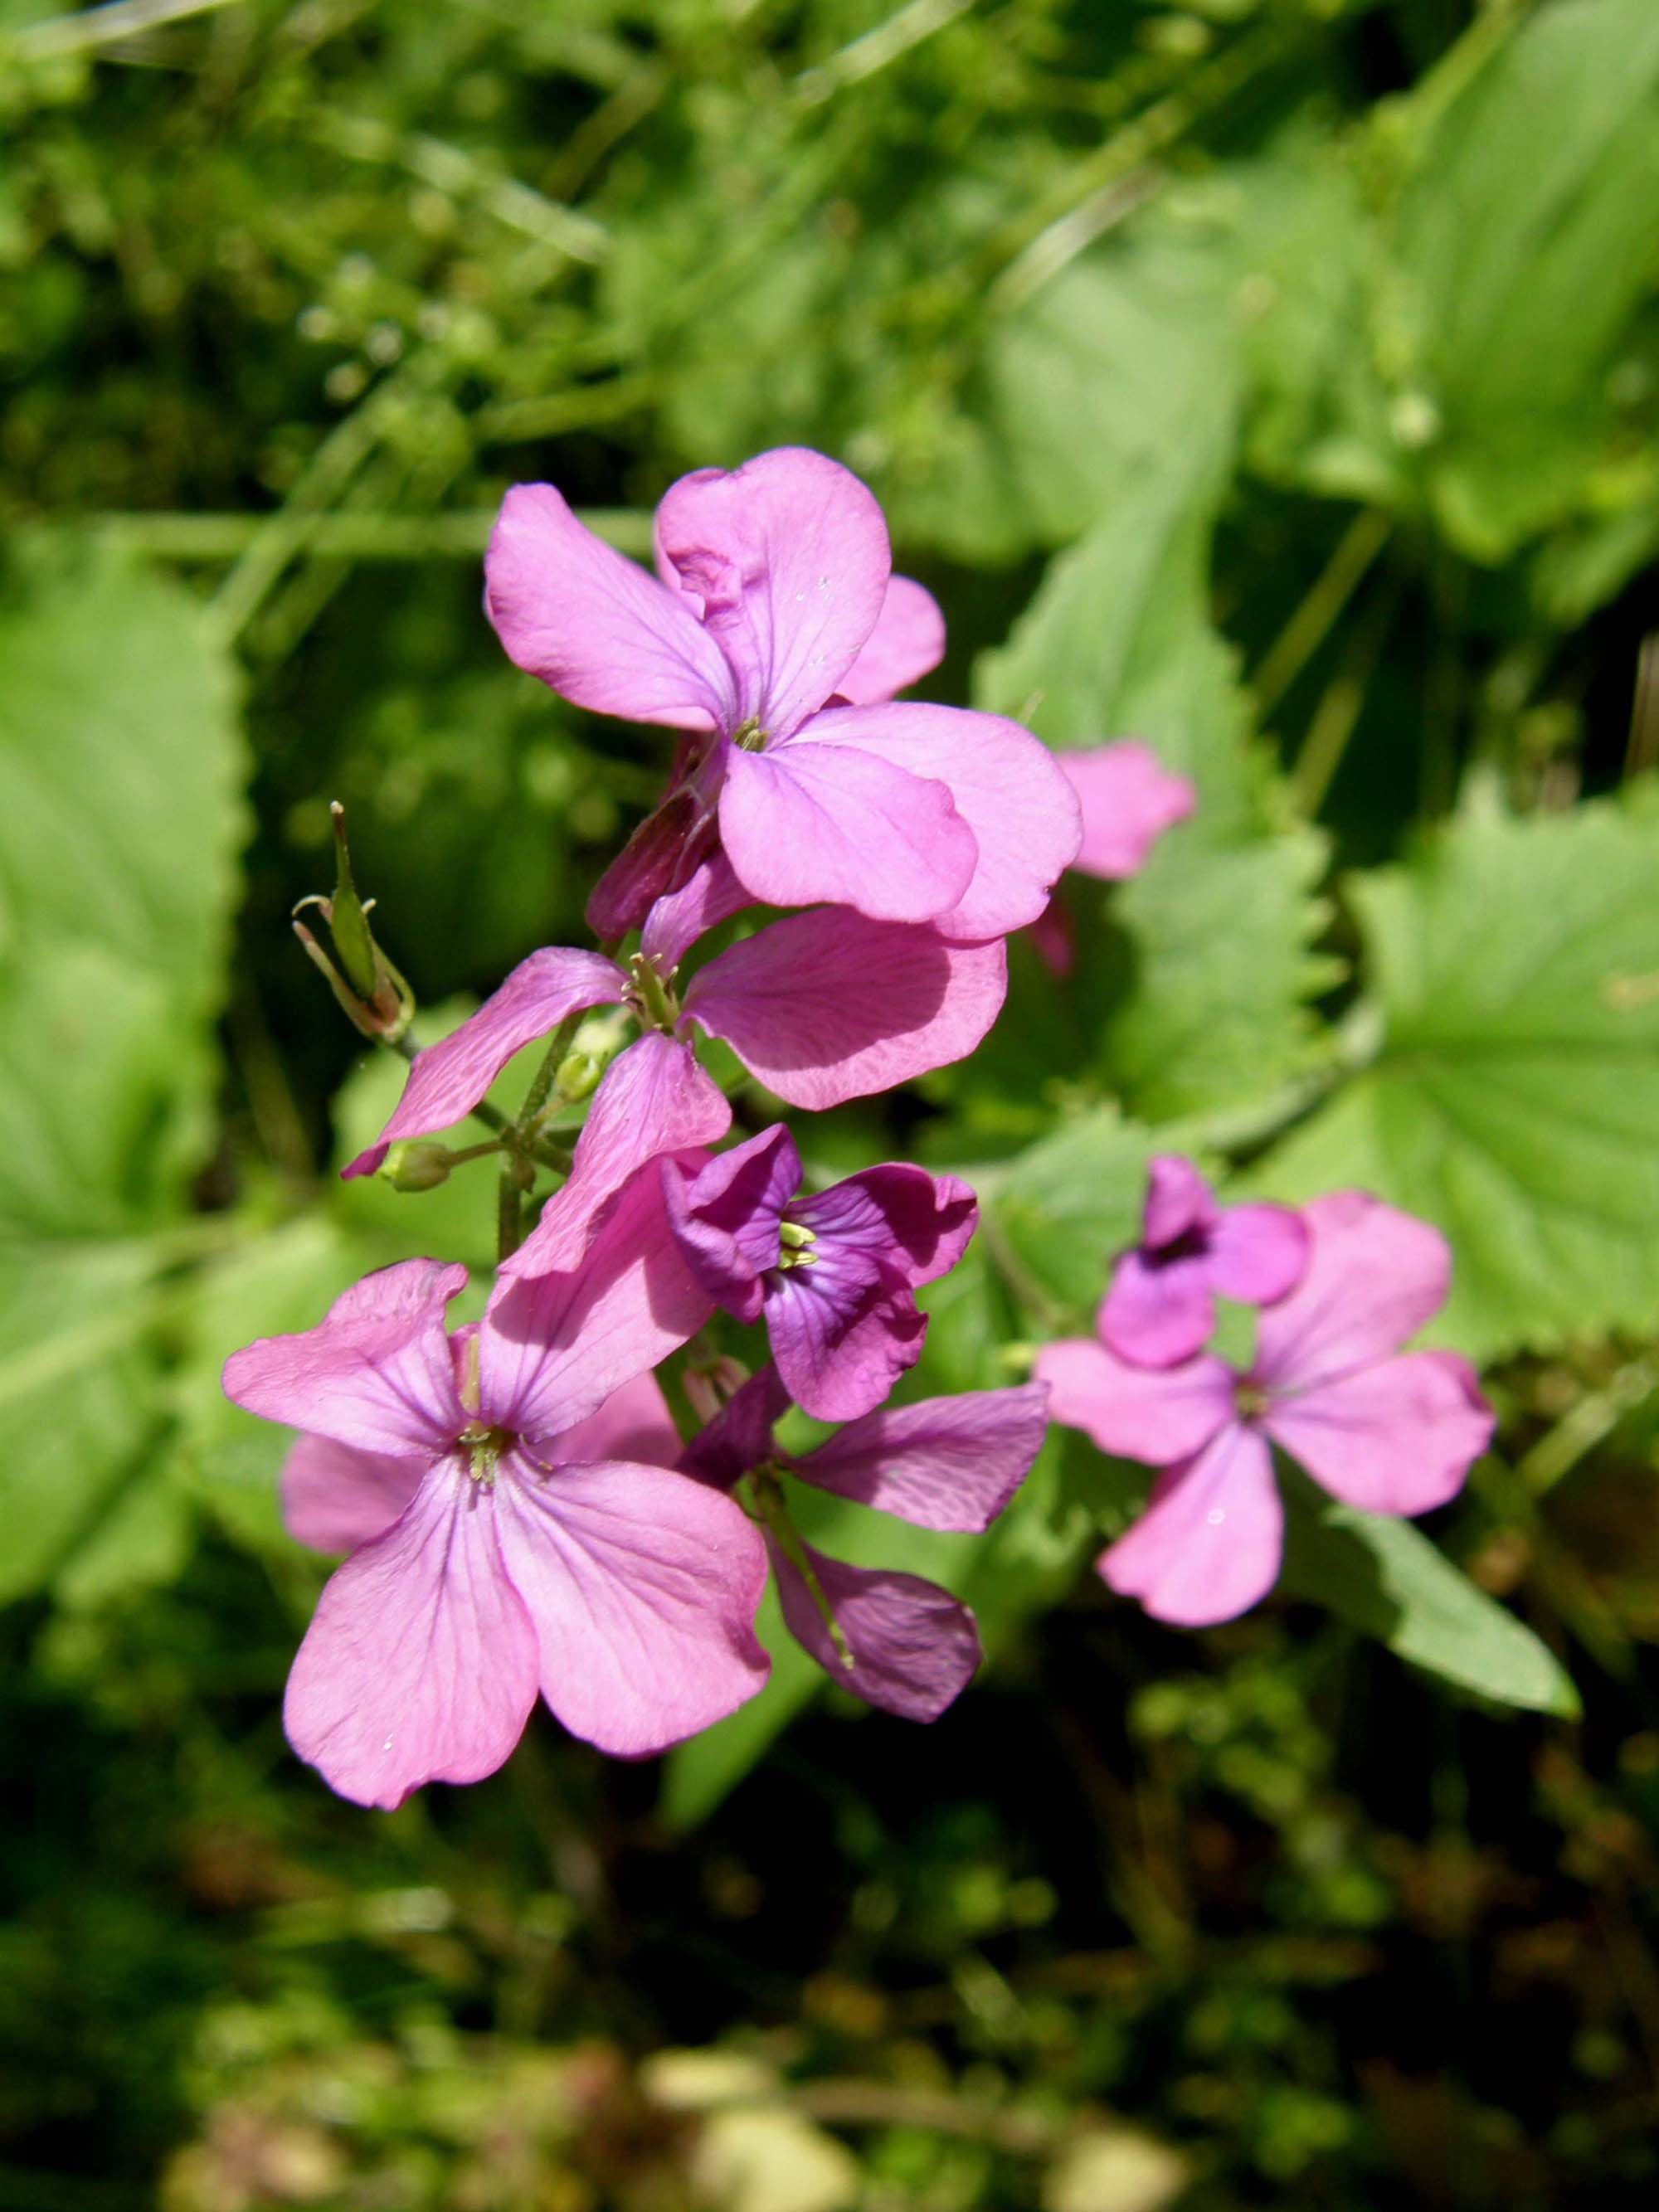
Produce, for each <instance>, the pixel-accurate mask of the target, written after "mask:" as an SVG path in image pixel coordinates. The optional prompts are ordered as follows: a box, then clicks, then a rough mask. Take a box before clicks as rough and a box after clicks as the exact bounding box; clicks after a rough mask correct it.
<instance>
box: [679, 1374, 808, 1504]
mask: <svg viewBox="0 0 1659 2212" xmlns="http://www.w3.org/2000/svg"><path fill="white" fill-rule="evenodd" d="M788 1407H789V1393H788V1391H787V1390H786V1389H785V1388H784V1386H783V1378H782V1377H781V1376H780V1374H779V1373H778V1370H777V1369H776V1368H775V1366H774V1365H773V1364H771V1362H770V1361H768V1362H767V1364H766V1365H765V1366H764V1367H763V1368H762V1369H761V1370H759V1372H758V1373H757V1374H754V1375H751V1376H750V1378H749V1380H748V1381H747V1382H746V1383H744V1386H743V1388H742V1389H740V1390H739V1391H738V1393H737V1395H736V1396H735V1397H733V1398H732V1400H731V1401H729V1403H727V1404H726V1405H725V1406H723V1407H721V1408H720V1412H719V1413H716V1414H715V1416H714V1419H713V1420H712V1421H710V1422H709V1423H708V1426H707V1427H706V1428H704V1429H702V1431H700V1432H699V1433H698V1434H697V1435H696V1436H695V1437H693V1438H692V1439H691V1442H690V1443H689V1444H688V1445H687V1446H686V1448H685V1449H684V1452H683V1453H682V1454H681V1455H680V1465H681V1467H682V1468H684V1470H685V1472H686V1473H687V1474H692V1475H695V1476H696V1479H697V1480H698V1481H699V1482H712V1483H714V1485H715V1486H717V1487H718V1488H720V1489H721V1490H729V1489H730V1488H731V1487H732V1484H733V1483H734V1482H736V1481H737V1480H738V1477H739V1476H740V1475H744V1474H748V1473H749V1471H750V1468H757V1467H764V1466H765V1464H766V1462H768V1461H769V1460H770V1459H772V1458H773V1457H775V1445H774V1443H773V1441H772V1426H773V1424H774V1422H775V1421H781V1419H783V1416H784V1414H785V1413H786V1412H787V1410H788Z"/></svg>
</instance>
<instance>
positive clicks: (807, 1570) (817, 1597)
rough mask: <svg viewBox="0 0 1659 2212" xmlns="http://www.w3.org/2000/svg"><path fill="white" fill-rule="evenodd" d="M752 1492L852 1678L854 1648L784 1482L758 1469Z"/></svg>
mask: <svg viewBox="0 0 1659 2212" xmlns="http://www.w3.org/2000/svg"><path fill="white" fill-rule="evenodd" d="M749 1490H750V1496H751V1497H752V1498H753V1499H754V1501H755V1510H756V1515H757V1518H758V1519H759V1520H760V1521H761V1522H762V1523H763V1526H764V1527H765V1528H766V1530H767V1533H768V1534H769V1535H771V1536H773V1537H775V1539H776V1541H777V1545H778V1548H779V1550H780V1551H781V1553H783V1555H784V1557H785V1558H786V1559H787V1560H788V1562H789V1564H790V1565H791V1566H792V1567H793V1569H794V1570H795V1572H796V1573H797V1574H798V1575H799V1577H800V1578H801V1580H802V1581H803V1582H804V1583H805V1585H806V1589H807V1594H808V1595H809V1596H810V1597H811V1601H812V1602H813V1604H814V1605H815V1606H817V1609H818V1612H819V1614H820V1615H821V1617H822V1619H823V1626H824V1629H825V1631H826V1632H827V1633H828V1635H829V1641H830V1643H831V1644H833V1645H834V1646H835V1650H836V1657H837V1658H838V1659H839V1660H840V1661H841V1663H842V1666H843V1667H845V1668H846V1669H847V1671H848V1674H852V1673H853V1672H854V1668H855V1667H856V1664H857V1662H856V1661H855V1660H854V1656H853V1650H852V1646H851V1645H850V1644H848V1641H847V1636H846V1632H845V1631H844V1630H843V1629H842V1625H841V1623H840V1622H839V1621H838V1620H836V1614H835V1608H834V1607H832V1606H831V1604H830V1602H829V1599H828V1598H827V1597H826V1596H825V1595H824V1594H823V1584H822V1583H820V1582H819V1580H818V1578H817V1574H816V1573H815V1572H814V1571H813V1567H812V1562H811V1559H809V1558H808V1557H807V1554H806V1547H805V1544H804V1543H803V1542H802V1541H801V1538H800V1534H799V1530H798V1529H797V1528H796V1527H795V1524H794V1522H793V1521H792V1520H791V1519H790V1517H789V1508H788V1506H787V1504H786V1503H785V1502H784V1495H783V1482H782V1478H781V1476H780V1474H778V1472H777V1470H776V1468H769V1467H762V1468H756V1469H755V1470H754V1472H753V1473H752V1474H750V1478H749Z"/></svg>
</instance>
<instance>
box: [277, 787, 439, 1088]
mask: <svg viewBox="0 0 1659 2212" xmlns="http://www.w3.org/2000/svg"><path fill="white" fill-rule="evenodd" d="M329 811H330V813H331V815H332V816H333V817H334V854H335V880H334V895H333V896H332V897H331V898H324V897H322V896H320V895H318V894H314V895H313V896H312V897H310V898H302V899H301V901H300V904H299V906H296V907H295V909H294V912H295V923H294V934H295V936H296V937H297V938H298V939H299V940H300V942H301V945H304V947H305V949H306V954H307V958H308V959H310V960H311V961H312V962H313V963H314V964H315V965H316V966H317V967H318V968H319V969H321V971H322V973H323V974H324V975H325V976H326V977H327V979H328V987H329V988H330V990H331V991H332V992H333V994H334V996H335V998H336V999H337V1000H338V1002H339V1005H340V1007H341V1010H342V1011H343V1012H344V1014H345V1015H346V1017H347V1018H348V1019H349V1021H351V1022H352V1023H353V1024H355V1025H356V1027H357V1028H358V1029H360V1030H362V1033H363V1035H364V1036H370V1037H379V1038H380V1039H381V1040H382V1041H383V1042H385V1043H386V1044H396V1042H398V1038H399V1037H400V1036H403V1035H404V1031H405V1030H407V1029H408V1027H409V1025H410V1022H411V1021H413V1020H414V1018H415V994H414V993H413V992H412V991H411V990H410V987H409V986H408V984H407V983H406V982H404V979H403V977H402V976H401V975H399V974H398V970H397V969H395V968H394V967H393V966H392V963H391V962H390V961H389V960H388V959H387V958H386V955H385V953H384V952H382V951H381V950H380V946H379V945H377V944H376V943H375V942H374V931H373V930H372V929H371V928H370V927H369V926H368V917H369V915H370V914H371V913H372V912H373V910H374V900H373V899H370V900H368V902H364V901H363V900H362V899H360V898H359V897H358V896H357V886H356V883H355V882H354V881H353V879H352V874H351V853H350V849H349V847H348V845H347V843H346V833H345V809H344V807H343V806H342V805H340V803H339V801H338V800H337V799H336V800H335V802H334V804H333V805H332V806H331V807H330V809H329ZM308 906H314V907H315V908H316V909H317V911H318V912H319V914H320V915H322V917H323V920H324V921H325V922H326V923H327V924H328V928H329V934H330V936H331V938H332V939H333V940H334V952H335V957H336V958H337V960H338V962H339V966H338V967H336V966H335V964H334V961H333V960H331V959H330V958H329V957H328V955H327V953H326V952H325V951H324V950H323V948H322V946H321V945H319V944H318V942H317V940H316V939H315V938H314V937H313V935H312V933H311V932H310V931H309V930H308V929H307V927H306V926H305V924H304V923H303V922H302V921H300V920H299V919H298V916H299V915H300V912H301V908H305V907H308Z"/></svg>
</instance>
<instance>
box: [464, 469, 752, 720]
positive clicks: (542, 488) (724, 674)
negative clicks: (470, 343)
mask: <svg viewBox="0 0 1659 2212" xmlns="http://www.w3.org/2000/svg"><path fill="white" fill-rule="evenodd" d="M484 577H485V592H484V606H485V609H486V611H487V612H488V614H489V619H490V621H491V622H492V623H494V624H495V632H496V635H497V636H499V638H500V639H501V643H502V645H503V646H504V647H506V649H507V656H508V658H509V659H512V660H513V661H516V662H517V664H518V665H519V666H520V668H523V669H526V670H528V671H529V672H530V674H531V675H532V676H539V677H540V678H541V679H542V681H543V683H544V684H550V685H551V686H552V688H553V690H556V692H558V693H559V695H560V696H561V697H562V698H565V699H568V700H571V701H572V702H574V704H575V705H576V706H578V707H587V708H592V711H593V712H594V713H595V714H618V715H621V716H622V717H623V719H624V720H628V721H632V722H666V723H668V724H669V725H670V726H671V727H672V728H676V729H692V730H700V729H710V728H725V727H731V726H733V724H734V723H735V720H736V719H737V716H736V705H737V696H736V686H735V684H733V681H732V672H731V671H730V669H729V668H728V667H727V665H726V660H725V658H724V656H723V655H722V654H721V653H720V647H718V645H717V644H716V643H715V641H714V639H713V638H712V637H711V636H710V635H708V631H707V630H706V629H704V628H703V626H702V623H700V622H699V621H698V620H697V618H696V614H695V613H694V612H693V611H692V610H691V608H690V606H688V605H686V604H685V603H684V601H683V600H682V599H679V598H678V596H677V594H675V593H674V592H669V591H665V589H664V588H663V586H662V585H661V584H659V582H658V581H657V579H656V578H655V577H654V576H652V575H649V574H647V572H646V571H645V570H644V569H643V568H637V567H636V566H635V563H634V562H632V561H629V560H625V559H624V558H623V556H622V555H621V554H620V553H618V552H617V551H615V550H614V549H613V548H612V547H611V546H609V545H607V544H605V541H604V539H603V538H596V537H595V536H594V535H593V533H592V531H591V530H587V529H586V528H584V527H583V526H582V525H581V524H580V522H578V521H577V520H576V518H575V516H574V514H573V513H571V512H570V509H569V507H568V506H567V505H566V504H565V502H564V501H563V499H562V497H561V496H560V495H559V494H558V493H557V492H556V491H555V490H554V489H553V487H552V485H551V484H516V485H514V487H513V489H512V490H511V491H509V492H508V493H507V497H506V498H505V499H504V500H503V501H501V514H500V516H499V518H498V520H497V521H496V524H495V529H494V530H493V531H492V532H491V533H490V539H489V550H488V552H487V553H486V554H485V556H484Z"/></svg>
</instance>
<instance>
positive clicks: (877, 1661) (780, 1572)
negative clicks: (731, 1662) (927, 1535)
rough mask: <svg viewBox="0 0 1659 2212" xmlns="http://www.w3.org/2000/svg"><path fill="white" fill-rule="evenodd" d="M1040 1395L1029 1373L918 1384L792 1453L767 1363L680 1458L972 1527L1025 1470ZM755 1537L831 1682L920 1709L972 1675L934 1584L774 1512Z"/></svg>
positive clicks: (788, 1618)
mask: <svg viewBox="0 0 1659 2212" xmlns="http://www.w3.org/2000/svg"><path fill="white" fill-rule="evenodd" d="M1047 1401H1048V1394H1047V1392H1046V1391H1045V1390H1044V1389H1042V1386H1041V1385H1040V1384H1032V1383H1024V1384H1022V1385H1021V1386H1020V1387H1019V1388H1018V1389H1010V1390H973V1391H968V1392H965V1393H963V1395H961V1396H960V1397H954V1398H925V1399H922V1400H921V1401H919V1402H918V1403H917V1404H915V1405H913V1406H900V1407H893V1408H891V1409H890V1410H888V1411H885V1412H883V1413H866V1415H865V1416H864V1418H863V1419H861V1420H856V1421H851V1422H849V1423H848V1425H847V1426H846V1427H845V1428H844V1429H842V1431H840V1432H839V1434H838V1435H836V1436H834V1437H831V1438H830V1439H829V1443H825V1444H820V1445H819V1447H818V1449H817V1450H816V1451H811V1452H808V1453H807V1454H806V1455H805V1457H804V1458H800V1459H796V1458H793V1457H792V1456H791V1455H789V1454H788V1453H787V1452H785V1451H781V1450H780V1449H779V1447H778V1444H777V1441H776V1439H775V1437H774V1436H773V1433H772V1425H773V1423H774V1422H775V1421H776V1420H778V1419H781V1416H782V1414H783V1413H784V1412H785V1410H786V1408H787V1406H788V1403H789V1394H788V1392H787V1389H785V1388H784V1385H783V1383H782V1380H781V1377H780V1376H779V1375H778V1372H777V1370H776V1369H775V1367H763V1369H762V1370H761V1371H760V1373H759V1374H758V1375H756V1376H753V1377H752V1378H751V1379H750V1381H749V1382H748V1383H744V1386H743V1388H742V1389H740V1390H739V1391H738V1394H737V1395H736V1396H735V1397H734V1398H733V1399H732V1402H731V1404H730V1405H729V1406H727V1407H726V1409H725V1411H724V1412H723V1413H720V1415H719V1416H718V1417H717V1419H715V1420H714V1421H713V1422H711V1423H710V1425H709V1426H708V1428H706V1429H705V1430H704V1431H702V1435H701V1436H699V1437H696V1440H695V1441H694V1442H693V1443H692V1444H691V1445H690V1448H689V1449H688V1450H687V1451H686V1453H685V1455H684V1459H683V1460H682V1462H681V1464H682V1466H683V1467H684V1468H685V1469H686V1471H687V1472H688V1473H689V1474H696V1476H697V1477H698V1478H699V1479H700V1480H703V1481H705V1482H708V1483H710V1484H714V1485H716V1486H719V1487H720V1488H721V1489H730V1488H731V1487H732V1485H733V1484H734V1483H736V1482H737V1481H738V1480H740V1479H741V1478H742V1477H743V1476H744V1474H750V1473H751V1472H756V1471H758V1473H757V1480H762V1481H768V1480H769V1481H770V1482H771V1484H772V1485H773V1492H774V1495H775V1498H777V1499H778V1500H779V1501H780V1502H781V1485H779V1484H778V1481H777V1478H778V1476H779V1475H780V1474H782V1473H785V1472H787V1474H792V1475H794V1476H796V1477H797V1478H798V1479H799V1480H800V1481H802V1482H809V1483H811V1484H812V1485H813V1486H814V1487H815V1488H817V1489H819V1490H826V1491H829V1492H831V1493H832V1494H833V1495H834V1496H836V1497H837V1498H853V1499H854V1500H856V1501H857V1503H858V1504H860V1505H871V1506H874V1507H875V1508H876V1509H877V1510H878V1511H880V1512H884V1513H891V1514H895V1515H896V1516H898V1518H899V1519H900V1520H902V1521H908V1522H911V1523H912V1524H913V1525H914V1526H915V1527H916V1528H955V1529H969V1530H975V1531H977V1530H980V1529H983V1528H989V1526H990V1525H991V1523H992V1522H993V1521H994V1520H995V1519H996V1517H997V1516H998V1514H999V1513H1000V1512H1001V1511H1002V1510H1003V1508H1004V1507H1005V1506H1006V1504H1007V1503H1008V1501H1009V1499H1010V1498H1012V1496H1013V1494H1014V1492H1015V1491H1016V1490H1018V1487H1019V1486H1020V1484H1021V1483H1022V1482H1023V1481H1024V1479H1025V1476H1026V1475H1027V1474H1028V1473H1029V1472H1030V1467H1031V1462H1033V1460H1035V1459H1036V1455H1037V1453H1038V1451H1039V1450H1040V1449H1041V1448H1042V1439H1043V1436H1044V1433H1045V1431H1046V1429H1047V1425H1048V1415H1047V1411H1046V1408H1047ZM763 1510H764V1509H763ZM766 1541H767V1546H768V1548H769V1551H770V1553H771V1558H772V1569H773V1572H774V1573H775V1575H776V1577H777V1580H778V1596H779V1599H780V1601H781V1604H782V1607H783V1617H784V1620H785V1622H786V1623H787V1626H788V1629H789V1632H790V1634H791V1635H792V1636H793V1638H795V1640H796V1642H797V1643H798V1644H801V1645H802V1646H803V1647H804V1649H805V1650H807V1651H809V1652H811V1655H812V1656H813V1658H814V1659H816V1660H817V1662H818V1664H819V1666H821V1667H822V1668H823V1669H824V1671H825V1672H826V1673H827V1674H832V1675H834V1677H835V1679H836V1681H838V1682H839V1683H840V1684H841V1685H842V1687H843V1688H844V1689H848V1690H851V1691H852V1692H854V1695H855V1696H858V1697H860V1698H862V1699H865V1700H866V1703H867V1704H869V1705H878V1706H880V1707H881V1708H882V1710H883V1711H885V1712H890V1713H896V1714H897V1715H898V1716H899V1717H900V1718H901V1719H902V1720H913V1721H931V1720H936V1719H937V1718H938V1717H939V1714H940V1713H942V1712H943V1711H945V1707H946V1706H947V1705H950V1704H951V1701H952V1699H954V1698H956V1697H957V1694H958V1693H959V1692H961V1691H962V1690H963V1689H964V1688H965V1687H966V1686H967V1685H968V1683H969V1681H971V1680H972V1679H973V1676H974V1674H975V1670H976V1668H978V1666H979V1662H980V1658H981V1652H980V1643H979V1632H978V1630H977V1629H976V1628H975V1625H974V1616H973V1614H972V1613H970V1612H969V1609H968V1607H966V1606H965V1605H963V1603H962V1602H961V1601H960V1600H959V1599H957V1598H954V1597H952V1596H951V1594H950V1592H949V1591H948V1590H944V1589H940V1588H939V1585H938V1584H937V1583H930V1582H926V1581H924V1580H923V1579H922V1577H921V1576H919V1575H905V1574H896V1573H890V1572H888V1571H886V1570H884V1569H872V1568H868V1567H854V1566H849V1565H847V1563H846V1562H845V1561H844V1560H842V1559H829V1558H827V1557H826V1556H825V1554H824V1553H822V1552H819V1551H817V1550H815V1549H814V1548H813V1547H812V1546H811V1545H810V1544H808V1543H806V1542H805V1541H803V1540H802V1539H801V1538H800V1537H799V1536H798V1535H795V1534H793V1530H791V1531H790V1532H789V1533H788V1534H787V1536H786V1535H785V1534H781V1533H780V1523H779V1522H778V1521H777V1520H776V1518H775V1517H772V1518H769V1522H768V1529H767V1539H766ZM808 1575H810V1576H811V1581H810V1582H809V1581H808V1579H807V1577H808ZM813 1583H816V1584H817V1590H816V1592H815V1591H814V1589H813ZM820 1600H822V1601H823V1602H822V1604H821V1603H820ZM826 1609H827V1612H828V1614H829V1619H826V1617H825V1613H826ZM830 1620H833V1622H834V1624H835V1626H834V1628H833V1630H832V1628H831V1626H830ZM849 1660H850V1664H849Z"/></svg>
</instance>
